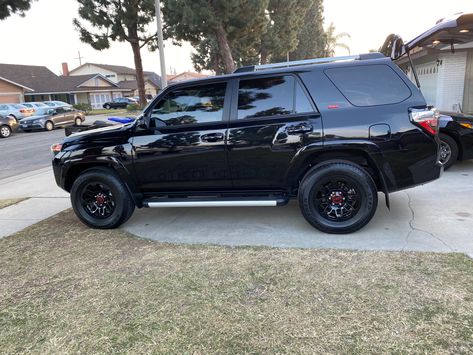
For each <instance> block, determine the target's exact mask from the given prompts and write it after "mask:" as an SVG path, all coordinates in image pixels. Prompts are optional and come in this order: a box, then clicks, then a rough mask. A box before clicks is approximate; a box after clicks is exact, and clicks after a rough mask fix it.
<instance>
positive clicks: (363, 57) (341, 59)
mask: <svg viewBox="0 0 473 355" xmlns="http://www.w3.org/2000/svg"><path fill="white" fill-rule="evenodd" d="M377 58H385V56H384V55H383V54H381V53H366V54H358V55H349V56H344V57H327V58H314V59H305V60H296V61H292V62H281V63H272V64H260V65H251V66H247V67H241V68H238V69H237V70H235V71H234V73H244V72H254V71H259V70H267V69H278V68H289V67H297V66H301V65H312V64H323V63H332V62H346V61H353V60H366V59H377Z"/></svg>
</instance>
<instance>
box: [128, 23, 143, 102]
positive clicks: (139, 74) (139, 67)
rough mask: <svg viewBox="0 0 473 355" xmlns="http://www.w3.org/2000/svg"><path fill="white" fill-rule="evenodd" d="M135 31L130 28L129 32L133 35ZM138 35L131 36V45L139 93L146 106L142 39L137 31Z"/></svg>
mask: <svg viewBox="0 0 473 355" xmlns="http://www.w3.org/2000/svg"><path fill="white" fill-rule="evenodd" d="M133 32H134V31H133V30H130V31H129V33H130V35H132V33H133ZM136 34H137V36H136V37H134V38H133V37H132V36H130V38H131V40H130V45H131V48H132V49H133V58H134V60H135V71H136V83H137V85H138V94H139V95H140V106H141V107H145V106H146V91H145V78H144V75H143V62H142V61H141V48H140V41H139V39H138V31H136Z"/></svg>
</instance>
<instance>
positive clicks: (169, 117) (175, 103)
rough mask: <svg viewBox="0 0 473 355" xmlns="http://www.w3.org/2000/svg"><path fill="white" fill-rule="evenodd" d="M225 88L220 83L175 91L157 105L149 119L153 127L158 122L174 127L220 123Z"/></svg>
mask: <svg viewBox="0 0 473 355" xmlns="http://www.w3.org/2000/svg"><path fill="white" fill-rule="evenodd" d="M226 87H227V84H226V83H220V84H210V85H200V86H192V87H189V88H183V89H176V90H174V91H172V92H170V93H169V94H167V95H166V96H165V97H164V98H163V99H162V100H160V101H159V102H158V103H157V105H156V106H155V107H154V108H153V109H152V111H151V119H152V120H153V119H154V124H155V126H159V125H160V122H161V125H162V122H164V123H165V124H166V125H169V126H175V125H183V124H196V123H206V122H218V121H221V120H222V119H223V104H224V101H225V91H226Z"/></svg>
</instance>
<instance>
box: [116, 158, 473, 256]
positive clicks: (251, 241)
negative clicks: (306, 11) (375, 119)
mask: <svg viewBox="0 0 473 355" xmlns="http://www.w3.org/2000/svg"><path fill="white" fill-rule="evenodd" d="M379 198H380V201H379V202H380V203H379V207H378V210H377V213H376V215H375V216H374V218H373V220H372V221H371V223H370V224H368V225H367V226H366V227H365V228H363V229H362V230H360V231H358V232H357V233H354V234H350V235H327V234H323V233H321V232H319V231H317V230H315V229H313V228H312V227H311V226H310V225H309V224H308V223H307V222H306V221H305V220H304V218H303V217H302V215H301V214H300V212H299V208H298V206H297V203H295V202H294V203H291V204H289V205H288V206H286V207H275V208H268V207H266V208H195V209H193V208H174V209H141V210H137V211H136V212H135V214H134V216H133V217H132V218H131V219H130V221H129V222H128V223H127V224H125V225H124V227H123V228H124V229H125V230H127V231H129V232H131V233H133V234H136V235H138V236H141V237H144V238H149V239H153V240H157V241H161V242H171V243H193V244H194V243H206V244H207V243H208V244H220V245H229V246H237V245H260V246H272V247H295V248H342V249H365V250H396V251H398V250H406V251H408V250H409V251H432V252H452V251H454V252H464V253H468V254H472V253H473V161H468V162H462V163H459V164H457V165H456V166H454V167H453V168H452V169H451V170H449V171H447V172H445V173H444V175H443V176H442V177H441V178H440V179H439V180H437V181H435V182H433V183H430V184H427V185H424V186H419V187H416V188H413V189H410V190H406V191H401V192H397V193H394V194H392V195H391V211H389V210H388V209H387V208H386V206H385V204H384V195H383V194H380V195H379Z"/></svg>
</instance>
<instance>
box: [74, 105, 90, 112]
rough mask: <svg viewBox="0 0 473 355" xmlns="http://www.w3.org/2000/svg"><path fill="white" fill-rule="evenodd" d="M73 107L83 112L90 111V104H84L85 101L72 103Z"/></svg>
mask: <svg viewBox="0 0 473 355" xmlns="http://www.w3.org/2000/svg"><path fill="white" fill-rule="evenodd" d="M73 107H74V108H75V109H76V110H80V111H84V112H85V113H89V112H90V111H92V106H90V104H86V103H81V104H75V105H73Z"/></svg>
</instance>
